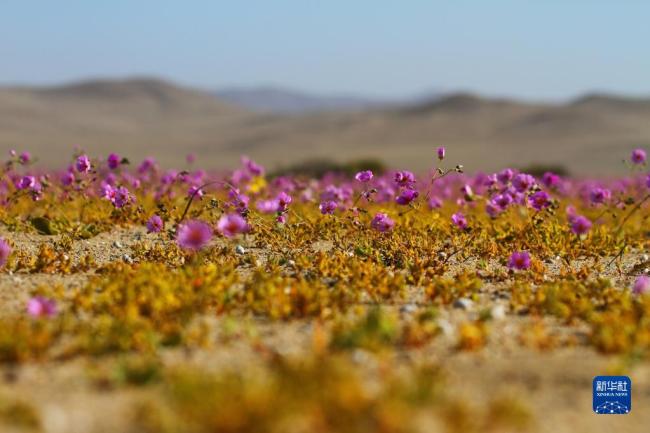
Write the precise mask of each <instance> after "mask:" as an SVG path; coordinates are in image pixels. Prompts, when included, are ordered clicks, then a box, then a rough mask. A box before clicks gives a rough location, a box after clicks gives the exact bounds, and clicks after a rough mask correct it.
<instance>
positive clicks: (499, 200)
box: [490, 193, 512, 211]
mask: <svg viewBox="0 0 650 433" xmlns="http://www.w3.org/2000/svg"><path fill="white" fill-rule="evenodd" d="M490 203H492V204H493V205H495V206H496V207H498V208H499V209H501V210H502V211H503V210H505V209H506V208H507V207H508V206H510V204H511V203H512V196H511V195H510V194H508V193H503V194H497V195H495V196H494V197H492V199H491V200H490Z"/></svg>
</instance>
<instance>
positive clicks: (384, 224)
mask: <svg viewBox="0 0 650 433" xmlns="http://www.w3.org/2000/svg"><path fill="white" fill-rule="evenodd" d="M394 226H395V221H393V220H392V219H390V218H389V217H388V215H386V214H385V213H382V212H377V213H376V214H375V216H374V218H373V219H372V221H371V222H370V227H372V228H373V229H375V230H377V231H378V232H382V233H384V232H388V231H390V230H392V229H393V227H394Z"/></svg>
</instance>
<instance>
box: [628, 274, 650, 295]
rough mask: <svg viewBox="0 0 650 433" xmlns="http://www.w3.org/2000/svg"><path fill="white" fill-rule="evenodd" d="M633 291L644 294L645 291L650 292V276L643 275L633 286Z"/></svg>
mask: <svg viewBox="0 0 650 433" xmlns="http://www.w3.org/2000/svg"><path fill="white" fill-rule="evenodd" d="M632 293H634V294H635V295H643V294H644V293H650V277H648V276H645V275H641V276H640V277H638V278H637V279H636V281H635V282H634V286H633V287H632Z"/></svg>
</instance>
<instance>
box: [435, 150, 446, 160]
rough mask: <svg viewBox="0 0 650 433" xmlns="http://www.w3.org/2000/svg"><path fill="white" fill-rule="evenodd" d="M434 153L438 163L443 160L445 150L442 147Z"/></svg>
mask: <svg viewBox="0 0 650 433" xmlns="http://www.w3.org/2000/svg"><path fill="white" fill-rule="evenodd" d="M436 152H437V153H438V159H439V160H440V161H442V160H443V159H445V153H446V149H445V148H444V147H442V146H440V147H439V148H438V150H437V151H436Z"/></svg>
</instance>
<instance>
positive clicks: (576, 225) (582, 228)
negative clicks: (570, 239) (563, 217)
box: [569, 215, 591, 236]
mask: <svg viewBox="0 0 650 433" xmlns="http://www.w3.org/2000/svg"><path fill="white" fill-rule="evenodd" d="M569 222H570V223H571V231H572V232H573V233H574V234H576V235H578V236H580V235H584V234H586V233H587V232H588V231H589V229H591V221H589V220H588V219H587V218H585V217H584V216H582V215H575V216H572V217H569Z"/></svg>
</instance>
